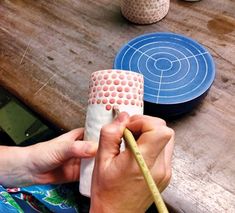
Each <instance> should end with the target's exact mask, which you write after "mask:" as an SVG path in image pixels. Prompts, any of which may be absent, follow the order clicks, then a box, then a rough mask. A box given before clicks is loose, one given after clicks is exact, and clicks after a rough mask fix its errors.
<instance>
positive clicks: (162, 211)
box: [113, 106, 168, 213]
mask: <svg viewBox="0 0 235 213" xmlns="http://www.w3.org/2000/svg"><path fill="white" fill-rule="evenodd" d="M113 111H114V115H115V116H117V115H118V114H119V113H120V111H119V109H118V107H116V106H114V107H113ZM123 137H124V140H125V141H126V143H127V144H128V146H129V148H130V149H131V151H132V153H133V155H134V157H135V159H136V161H137V163H138V165H139V168H140V170H141V172H142V174H143V176H144V179H145V181H146V183H147V185H148V188H149V190H150V192H151V194H152V197H153V200H154V203H155V205H156V207H157V210H158V212H159V213H168V210H167V208H166V205H165V203H164V201H163V199H162V196H161V194H160V192H159V190H158V188H157V186H156V184H155V181H154V180H153V177H152V175H151V173H150V171H149V169H148V167H147V165H146V163H145V161H144V158H143V156H142V155H141V153H140V151H139V148H138V146H137V143H136V141H135V138H134V136H133V134H132V133H131V131H130V130H129V129H127V128H125V130H124V133H123Z"/></svg>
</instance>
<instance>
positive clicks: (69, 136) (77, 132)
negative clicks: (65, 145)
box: [51, 128, 84, 141]
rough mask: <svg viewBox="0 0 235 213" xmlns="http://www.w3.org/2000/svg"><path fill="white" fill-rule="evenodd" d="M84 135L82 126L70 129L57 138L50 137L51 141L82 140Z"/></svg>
mask: <svg viewBox="0 0 235 213" xmlns="http://www.w3.org/2000/svg"><path fill="white" fill-rule="evenodd" d="M83 135H84V128H77V129H74V130H71V131H69V132H67V133H65V134H63V135H60V136H59V137H57V138H54V139H52V140H51V141H69V140H72V141H75V140H82V139H83Z"/></svg>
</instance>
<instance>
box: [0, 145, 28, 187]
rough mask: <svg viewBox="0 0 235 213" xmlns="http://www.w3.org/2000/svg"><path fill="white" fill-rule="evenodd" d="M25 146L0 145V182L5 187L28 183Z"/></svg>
mask: <svg viewBox="0 0 235 213" xmlns="http://www.w3.org/2000/svg"><path fill="white" fill-rule="evenodd" d="M27 161H28V152H27V148H26V147H8V146H0V184H1V185H3V186H7V187H15V186H23V185H28V182H29V179H30V174H29V172H28V171H27Z"/></svg>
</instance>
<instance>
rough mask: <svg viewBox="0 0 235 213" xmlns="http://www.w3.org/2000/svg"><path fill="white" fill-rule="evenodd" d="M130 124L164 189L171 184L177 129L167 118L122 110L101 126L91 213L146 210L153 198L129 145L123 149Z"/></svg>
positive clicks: (138, 211) (147, 160)
mask: <svg viewBox="0 0 235 213" xmlns="http://www.w3.org/2000/svg"><path fill="white" fill-rule="evenodd" d="M125 127H127V128H128V129H129V130H131V131H132V133H133V134H134V136H135V137H136V140H137V143H138V146H139V149H140V152H141V153H142V155H143V157H144V159H145V161H146V164H147V165H148V167H149V168H150V171H151V173H152V176H153V178H154V180H155V181H156V183H157V186H158V188H159V190H160V191H163V190H164V189H165V188H166V186H167V185H168V184H169V181H170V177H171V158H172V152H173V146H174V131H173V130H172V129H170V128H168V127H167V126H166V123H165V121H163V120H161V119H158V118H154V117H149V116H140V115H136V116H132V117H130V118H128V115H127V114H126V113H121V114H120V115H119V117H117V119H116V120H115V121H114V122H113V123H112V124H109V125H106V126H104V127H103V128H102V130H101V137H100V143H99V149H98V152H97V155H96V161H95V168H94V172H93V177H92V187H91V208H90V213H96V212H99V213H106V212H107V213H108V212H112V213H126V212H128V213H130V212H135V213H144V212H145V211H146V209H147V208H148V207H149V206H150V205H151V203H152V202H153V199H152V197H151V194H150V191H149V189H148V187H147V185H146V183H145V181H144V178H143V176H142V174H141V172H140V169H139V168H138V165H137V163H136V161H135V159H134V157H133V155H132V153H131V151H130V150H129V149H128V148H127V149H126V150H125V151H123V152H120V151H119V147H120V143H121V141H120V139H121V138H122V135H123V130H124V128H125Z"/></svg>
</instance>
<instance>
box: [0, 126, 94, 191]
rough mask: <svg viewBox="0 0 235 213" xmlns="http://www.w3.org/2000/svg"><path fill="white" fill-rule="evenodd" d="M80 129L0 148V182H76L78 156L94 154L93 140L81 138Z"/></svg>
mask: <svg viewBox="0 0 235 213" xmlns="http://www.w3.org/2000/svg"><path fill="white" fill-rule="evenodd" d="M83 132H84V130H83V128H80V129H75V130H72V131H70V132H68V133H66V134H63V135H61V136H59V137H57V138H54V139H52V140H50V141H47V142H42V143H38V144H35V145H32V146H28V147H0V150H1V156H0V168H1V169H0V184H2V185H4V186H11V187H14V186H26V185H32V184H47V183H65V182H73V181H78V180H79V176H80V159H81V158H87V157H94V156H95V154H96V151H97V148H98V147H97V143H94V142H91V141H82V139H83Z"/></svg>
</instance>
